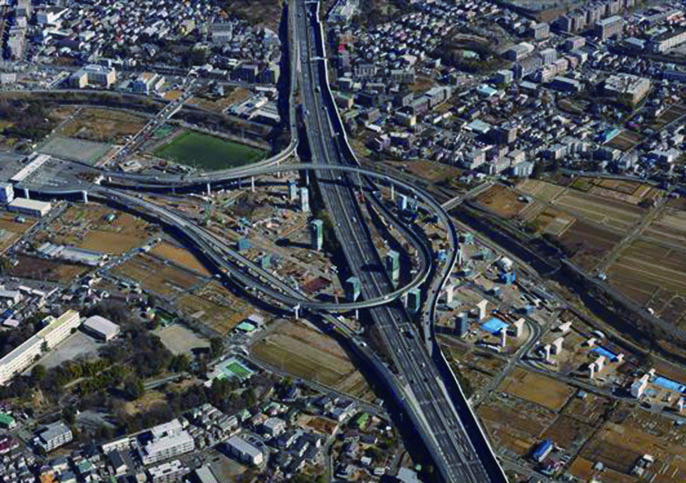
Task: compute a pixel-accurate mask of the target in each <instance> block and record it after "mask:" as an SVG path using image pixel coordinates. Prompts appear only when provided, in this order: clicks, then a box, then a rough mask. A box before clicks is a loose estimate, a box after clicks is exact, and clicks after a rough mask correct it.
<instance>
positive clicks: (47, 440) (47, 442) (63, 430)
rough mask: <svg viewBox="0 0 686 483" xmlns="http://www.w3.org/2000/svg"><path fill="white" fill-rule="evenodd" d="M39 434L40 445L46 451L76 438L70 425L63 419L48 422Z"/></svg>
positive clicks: (38, 441)
mask: <svg viewBox="0 0 686 483" xmlns="http://www.w3.org/2000/svg"><path fill="white" fill-rule="evenodd" d="M37 434H38V440H37V443H38V446H40V447H41V448H42V449H43V450H44V451H45V452H46V453H47V452H49V451H52V450H53V449H55V448H59V447H60V446H62V445H65V444H67V443H68V442H70V441H71V440H72V439H73V438H74V436H73V435H72V432H71V429H69V426H67V425H66V424H64V423H63V422H62V421H57V422H56V423H52V424H48V425H47V426H45V427H44V428H43V429H41V430H40V431H39V432H38V433H37Z"/></svg>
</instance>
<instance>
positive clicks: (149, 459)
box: [139, 419, 195, 465]
mask: <svg viewBox="0 0 686 483" xmlns="http://www.w3.org/2000/svg"><path fill="white" fill-rule="evenodd" d="M150 432H151V433H152V437H153V438H152V441H150V442H149V443H148V444H146V445H145V446H143V447H142V448H141V449H140V450H139V452H140V456H141V460H142V461H143V464H145V465H150V464H153V463H157V462H158V461H162V460H166V459H169V458H173V457H174V456H178V455H180V454H183V453H187V452H189V451H193V450H194V449H195V442H194V441H193V437H192V436H191V435H190V433H188V431H186V430H184V429H183V427H182V426H181V423H180V422H179V420H178V419H173V420H171V421H169V422H168V423H165V424H160V425H159V426H155V427H154V428H151V429H150Z"/></svg>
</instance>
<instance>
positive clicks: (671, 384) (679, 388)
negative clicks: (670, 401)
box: [652, 376, 686, 392]
mask: <svg viewBox="0 0 686 483" xmlns="http://www.w3.org/2000/svg"><path fill="white" fill-rule="evenodd" d="M652 383H653V384H655V385H656V386H660V387H663V388H665V389H669V390H670V391H675V392H685V391H686V386H684V385H683V384H679V383H678V382H676V381H672V380H671V379H667V378H666V377H662V376H656V377H655V379H653V380H652Z"/></svg>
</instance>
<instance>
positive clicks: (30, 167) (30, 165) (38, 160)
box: [10, 153, 50, 183]
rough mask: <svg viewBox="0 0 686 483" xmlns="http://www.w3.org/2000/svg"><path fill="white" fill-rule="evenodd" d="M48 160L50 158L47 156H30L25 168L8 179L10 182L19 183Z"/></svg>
mask: <svg viewBox="0 0 686 483" xmlns="http://www.w3.org/2000/svg"><path fill="white" fill-rule="evenodd" d="M49 160H50V156H48V155H47V154H35V153H34V154H32V155H31V156H29V158H28V162H27V164H26V166H24V167H23V168H21V169H20V170H19V171H18V172H17V173H16V174H15V175H14V176H12V177H11V178H10V182H12V183H21V182H22V181H24V180H25V179H26V178H28V177H29V176H30V175H32V174H33V173H34V172H36V171H37V170H38V169H39V168H40V167H41V166H43V165H44V164H45V163H47V162H48V161H49Z"/></svg>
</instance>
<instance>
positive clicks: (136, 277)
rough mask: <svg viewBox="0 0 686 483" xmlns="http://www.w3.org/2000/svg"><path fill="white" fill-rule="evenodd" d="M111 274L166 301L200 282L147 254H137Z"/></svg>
mask: <svg viewBox="0 0 686 483" xmlns="http://www.w3.org/2000/svg"><path fill="white" fill-rule="evenodd" d="M112 272H113V273H114V274H115V275H118V276H120V277H123V278H125V279H128V280H131V281H135V282H138V283H140V284H141V287H142V288H144V289H145V290H149V291H151V292H154V293H155V294H157V295H160V296H162V297H165V298H168V299H173V298H175V297H176V296H178V295H180V294H181V293H183V292H185V291H187V290H189V289H190V288H191V287H193V286H194V285H196V284H198V283H200V281H201V279H200V277H198V276H197V275H195V274H194V273H192V272H190V271H187V270H184V269H182V268H178V267H176V266H173V265H169V264H167V263H165V262H164V261H162V260H160V259H159V258H157V257H154V256H152V255H148V254H138V255H136V256H134V257H132V258H130V259H128V260H127V261H125V262H124V263H122V264H121V265H118V266H116V267H115V268H114V269H113V270H112Z"/></svg>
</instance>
